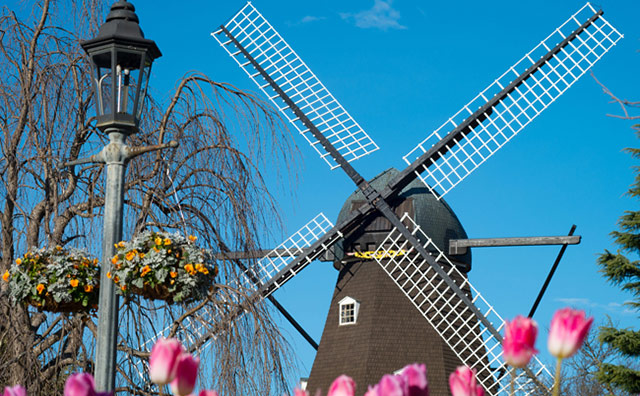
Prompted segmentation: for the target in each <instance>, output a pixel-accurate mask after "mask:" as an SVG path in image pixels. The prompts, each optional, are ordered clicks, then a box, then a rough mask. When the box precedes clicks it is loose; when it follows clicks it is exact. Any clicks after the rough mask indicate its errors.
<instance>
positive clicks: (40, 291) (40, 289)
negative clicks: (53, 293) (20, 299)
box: [36, 283, 44, 294]
mask: <svg viewBox="0 0 640 396" xmlns="http://www.w3.org/2000/svg"><path fill="white" fill-rule="evenodd" d="M36 290H37V291H38V294H42V291H43V290H44V285H43V284H42V283H39V284H38V286H36Z"/></svg>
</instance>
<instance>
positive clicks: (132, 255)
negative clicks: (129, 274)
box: [124, 250, 136, 261]
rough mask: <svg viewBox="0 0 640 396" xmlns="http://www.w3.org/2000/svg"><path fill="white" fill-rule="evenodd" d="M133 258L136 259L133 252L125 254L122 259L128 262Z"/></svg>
mask: <svg viewBox="0 0 640 396" xmlns="http://www.w3.org/2000/svg"><path fill="white" fill-rule="evenodd" d="M134 257H136V252H135V251H134V250H131V251H129V252H127V254H126V255H125V256H124V258H126V259H127V260H129V261H131V260H133V258H134Z"/></svg>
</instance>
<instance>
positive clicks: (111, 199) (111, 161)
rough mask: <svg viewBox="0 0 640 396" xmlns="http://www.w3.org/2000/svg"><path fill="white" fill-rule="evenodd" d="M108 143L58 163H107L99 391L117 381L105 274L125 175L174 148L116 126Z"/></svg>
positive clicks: (110, 288)
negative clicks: (138, 140)
mask: <svg viewBox="0 0 640 396" xmlns="http://www.w3.org/2000/svg"><path fill="white" fill-rule="evenodd" d="M105 132H106V133H107V134H108V135H109V141H110V142H109V144H108V145H106V146H105V147H104V148H103V149H102V151H101V152H100V153H99V154H96V155H92V156H90V157H87V158H81V159H77V160H74V161H70V162H67V163H65V164H63V165H62V166H61V167H62V168H64V167H70V166H74V165H79V164H86V163H102V164H106V165H107V175H106V182H105V193H104V195H105V196H104V227H103V232H102V270H101V271H100V295H99V297H98V334H97V335H96V357H95V365H96V366H95V371H94V376H95V385H96V390H97V391H99V392H113V391H114V389H115V384H116V353H117V345H118V296H117V295H116V290H115V288H116V285H115V283H114V282H113V281H112V280H111V279H109V278H108V277H107V273H108V272H109V271H111V265H112V264H111V258H112V257H113V255H114V254H115V252H116V248H115V244H116V243H118V242H120V241H121V240H122V207H123V205H124V175H125V172H126V170H127V163H129V160H131V159H132V158H134V157H136V156H138V155H140V154H144V153H148V152H150V151H156V150H162V149H165V148H169V147H170V148H176V147H178V142H176V141H175V140H172V141H170V142H168V143H161V144H156V145H152V146H145V147H129V146H127V145H126V144H125V140H126V139H127V136H128V135H127V133H125V131H123V130H121V129H118V128H107V129H106V130H105Z"/></svg>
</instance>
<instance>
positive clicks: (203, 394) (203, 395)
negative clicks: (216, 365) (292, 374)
mask: <svg viewBox="0 0 640 396" xmlns="http://www.w3.org/2000/svg"><path fill="white" fill-rule="evenodd" d="M198 396H218V392H216V391H214V390H201V391H200V393H198ZM296 396H297V395H296Z"/></svg>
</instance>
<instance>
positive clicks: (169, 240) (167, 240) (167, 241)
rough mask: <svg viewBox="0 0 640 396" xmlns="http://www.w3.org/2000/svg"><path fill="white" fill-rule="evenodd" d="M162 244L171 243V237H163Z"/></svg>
mask: <svg viewBox="0 0 640 396" xmlns="http://www.w3.org/2000/svg"><path fill="white" fill-rule="evenodd" d="M164 244H165V245H167V246H169V245H171V239H169V238H164Z"/></svg>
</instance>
